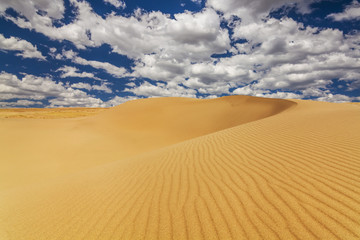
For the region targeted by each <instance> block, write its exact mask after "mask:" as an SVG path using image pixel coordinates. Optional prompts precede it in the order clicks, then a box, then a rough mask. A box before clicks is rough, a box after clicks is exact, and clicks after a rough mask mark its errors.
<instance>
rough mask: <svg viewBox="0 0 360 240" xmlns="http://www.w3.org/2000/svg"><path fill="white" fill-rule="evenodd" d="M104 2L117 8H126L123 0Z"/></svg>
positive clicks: (106, 0)
mask: <svg viewBox="0 0 360 240" xmlns="http://www.w3.org/2000/svg"><path fill="white" fill-rule="evenodd" d="M104 2H106V3H110V4H111V5H113V6H114V7H116V8H122V9H124V8H125V7H126V4H125V2H124V1H121V0H104Z"/></svg>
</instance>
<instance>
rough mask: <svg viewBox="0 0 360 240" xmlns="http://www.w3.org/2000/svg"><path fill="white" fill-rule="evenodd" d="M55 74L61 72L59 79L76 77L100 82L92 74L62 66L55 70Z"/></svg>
mask: <svg viewBox="0 0 360 240" xmlns="http://www.w3.org/2000/svg"><path fill="white" fill-rule="evenodd" d="M56 72H62V73H61V75H60V77H61V78H67V77H78V78H92V79H95V80H101V79H100V78H98V77H95V75H94V74H93V73H88V72H79V69H78V68H76V67H71V66H64V67H61V68H59V69H57V70H56Z"/></svg>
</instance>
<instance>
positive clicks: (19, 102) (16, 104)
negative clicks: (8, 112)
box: [0, 99, 42, 108]
mask: <svg viewBox="0 0 360 240" xmlns="http://www.w3.org/2000/svg"><path fill="white" fill-rule="evenodd" d="M33 105H42V102H40V101H30V100H23V99H22V100H17V101H12V102H4V101H0V107H2V108H10V107H24V106H33Z"/></svg>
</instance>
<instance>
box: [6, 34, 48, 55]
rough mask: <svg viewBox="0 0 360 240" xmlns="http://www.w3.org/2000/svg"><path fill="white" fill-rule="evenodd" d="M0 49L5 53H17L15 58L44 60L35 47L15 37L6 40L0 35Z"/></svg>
mask: <svg viewBox="0 0 360 240" xmlns="http://www.w3.org/2000/svg"><path fill="white" fill-rule="evenodd" d="M0 49H1V50H5V51H19V53H17V54H16V55H17V56H21V57H23V58H37V59H41V60H45V59H46V58H45V57H44V56H43V55H42V54H41V52H40V51H38V50H37V48H36V46H34V45H32V44H31V43H30V42H28V41H26V40H22V39H20V38H16V37H10V38H6V37H4V35H2V34H1V33H0Z"/></svg>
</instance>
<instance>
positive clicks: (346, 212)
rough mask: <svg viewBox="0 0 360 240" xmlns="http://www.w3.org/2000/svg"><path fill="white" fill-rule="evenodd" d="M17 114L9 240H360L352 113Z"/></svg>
mask: <svg viewBox="0 0 360 240" xmlns="http://www.w3.org/2000/svg"><path fill="white" fill-rule="evenodd" d="M18 111H19V110H18ZM22 111H23V112H22V113H21V114H19V112H14V111H13V112H11V111H10V110H8V112H7V113H6V114H4V113H3V112H2V111H0V239H1V240H3V239H4V240H7V239H19V240H20V239H21V240H22V239H29V240H30V239H34V240H35V239H36V240H41V239H44V240H48V239H50V240H52V239H59V240H65V239H84V240H87V239H360V147H359V146H360V107H359V105H358V104H347V103H344V104H335V103H325V102H313V101H301V100H279V99H265V98H255V97H245V96H231V97H224V98H219V99H211V100H195V99H184V98H158V99H155V98H154V99H145V100H136V101H131V102H127V103H125V104H121V105H119V106H117V107H114V108H110V109H105V110H89V109H84V110H83V111H84V112H81V109H76V111H75V110H66V109H63V110H61V109H57V110H52V111H53V113H51V114H50V113H44V112H43V111H40V110H39V112H37V110H34V109H32V110H28V111H30V112H31V113H30V112H28V113H26V110H22ZM49 111H50V110H49ZM54 111H55V112H56V113H55V112H54ZM62 111H63V113H62ZM69 111H70V112H71V113H69ZM49 115H50V117H49ZM21 116H23V117H21ZM44 116H45V117H44Z"/></svg>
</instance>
